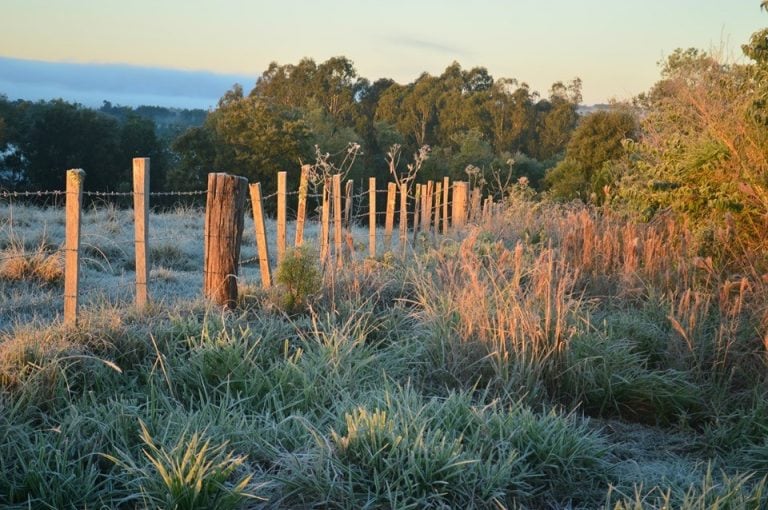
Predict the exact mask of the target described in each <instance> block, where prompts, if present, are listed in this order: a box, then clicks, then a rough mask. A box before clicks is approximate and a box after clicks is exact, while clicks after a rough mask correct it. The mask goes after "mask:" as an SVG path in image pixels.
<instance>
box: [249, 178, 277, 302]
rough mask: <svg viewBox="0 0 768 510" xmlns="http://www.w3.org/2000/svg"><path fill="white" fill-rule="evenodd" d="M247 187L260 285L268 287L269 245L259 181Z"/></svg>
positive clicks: (269, 277) (269, 275)
mask: <svg viewBox="0 0 768 510" xmlns="http://www.w3.org/2000/svg"><path fill="white" fill-rule="evenodd" d="M248 188H249V189H250V192H251V209H252V210H253V227H254V230H255V231H256V250H257V251H258V253H259V269H260V270H261V286H262V287H263V288H265V289H268V288H270V287H271V286H272V273H271V271H270V269H269V245H268V244H267V226H266V224H265V221H264V203H263V201H262V196H261V183H260V182H257V183H254V184H251V185H250V186H249V187H248Z"/></svg>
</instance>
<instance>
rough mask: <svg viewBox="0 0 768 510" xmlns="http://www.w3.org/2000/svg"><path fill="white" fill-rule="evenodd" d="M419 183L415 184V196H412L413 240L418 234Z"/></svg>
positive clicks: (419, 218) (419, 209) (419, 210)
mask: <svg viewBox="0 0 768 510" xmlns="http://www.w3.org/2000/svg"><path fill="white" fill-rule="evenodd" d="M420 212H421V184H417V185H416V196H414V197H413V241H414V242H416V236H417V235H419V221H420V220H421V216H420V214H419V213H420Z"/></svg>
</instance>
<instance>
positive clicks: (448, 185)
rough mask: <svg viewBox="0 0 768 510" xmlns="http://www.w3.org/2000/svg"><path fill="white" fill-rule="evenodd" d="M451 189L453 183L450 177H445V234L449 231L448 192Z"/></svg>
mask: <svg viewBox="0 0 768 510" xmlns="http://www.w3.org/2000/svg"><path fill="white" fill-rule="evenodd" d="M450 189H451V183H450V181H449V180H448V177H443V234H447V233H448V196H449V195H448V193H449V192H450Z"/></svg>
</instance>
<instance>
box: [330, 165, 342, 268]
mask: <svg viewBox="0 0 768 510" xmlns="http://www.w3.org/2000/svg"><path fill="white" fill-rule="evenodd" d="M332 196H333V245H334V251H335V254H334V256H335V257H336V264H337V265H338V266H339V267H341V265H342V264H343V262H342V253H341V239H342V235H341V175H340V174H334V175H333V192H332Z"/></svg>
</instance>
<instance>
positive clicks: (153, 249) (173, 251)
mask: <svg viewBox="0 0 768 510" xmlns="http://www.w3.org/2000/svg"><path fill="white" fill-rule="evenodd" d="M149 258H150V260H151V261H152V265H153V266H159V267H163V268H167V269H173V270H175V271H191V270H193V269H195V264H194V263H193V261H192V260H191V258H192V257H190V256H189V255H187V254H186V253H184V251H183V250H182V249H181V248H179V247H178V246H177V245H176V244H173V243H169V242H162V243H158V244H156V245H151V246H150V248H149Z"/></svg>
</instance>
